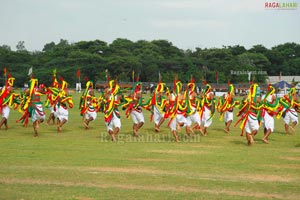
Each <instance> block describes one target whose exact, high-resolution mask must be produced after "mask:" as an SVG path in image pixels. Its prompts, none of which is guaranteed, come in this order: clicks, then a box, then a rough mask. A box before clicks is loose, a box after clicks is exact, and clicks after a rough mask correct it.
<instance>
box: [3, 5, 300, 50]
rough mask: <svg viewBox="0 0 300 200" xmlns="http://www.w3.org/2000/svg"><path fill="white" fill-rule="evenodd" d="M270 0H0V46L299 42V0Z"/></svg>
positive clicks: (189, 45)
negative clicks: (288, 6) (272, 5)
mask: <svg viewBox="0 0 300 200" xmlns="http://www.w3.org/2000/svg"><path fill="white" fill-rule="evenodd" d="M266 2H274V0H272V1H268V0H0V45H9V46H10V47H11V49H13V50H15V49H16V48H15V47H16V45H17V43H18V42H19V41H24V42H25V48H26V49H27V50H29V51H42V49H43V47H44V45H45V44H47V43H50V42H55V43H56V44H57V43H58V42H59V41H60V39H65V40H68V42H69V43H76V42H79V41H92V40H96V39H98V40H102V41H105V42H107V43H108V44H110V43H111V42H112V41H114V40H115V39H117V38H126V39H129V40H131V41H134V42H135V41H138V40H147V41H152V40H158V39H164V40H168V41H170V42H172V44H173V45H175V46H177V47H179V48H181V49H191V50H193V49H195V48H196V47H199V48H222V47H223V46H234V45H241V46H244V47H246V48H247V49H249V48H251V47H252V46H253V45H258V44H261V45H264V46H265V47H267V48H271V47H274V46H277V45H279V44H283V43H285V42H296V43H300V0H277V1H275V2H279V3H280V2H294V3H298V7H297V8H296V9H294V10H282V9H266V8H265V3H266Z"/></svg>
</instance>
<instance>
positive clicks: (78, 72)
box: [77, 69, 80, 78]
mask: <svg viewBox="0 0 300 200" xmlns="http://www.w3.org/2000/svg"><path fill="white" fill-rule="evenodd" d="M77 78H80V69H78V70H77Z"/></svg>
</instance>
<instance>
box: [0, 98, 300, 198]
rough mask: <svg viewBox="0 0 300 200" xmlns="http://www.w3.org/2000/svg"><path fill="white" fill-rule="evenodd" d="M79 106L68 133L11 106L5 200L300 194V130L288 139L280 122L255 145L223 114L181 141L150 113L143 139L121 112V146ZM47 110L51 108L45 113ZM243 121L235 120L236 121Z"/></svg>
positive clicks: (4, 144) (3, 166) (0, 185)
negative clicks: (157, 129)
mask: <svg viewBox="0 0 300 200" xmlns="http://www.w3.org/2000/svg"><path fill="white" fill-rule="evenodd" d="M73 98H74V101H75V106H74V108H73V109H71V110H70V116H69V122H68V123H67V124H66V125H65V126H64V127H63V131H62V132H61V133H57V132H56V127H55V126H54V125H50V126H47V125H46V124H41V125H40V131H39V133H40V134H39V137H38V138H34V137H33V128H32V125H31V124H30V126H29V127H28V128H23V127H22V126H21V124H16V123H15V120H16V119H18V118H19V117H20V113H18V112H17V111H14V110H12V111H11V115H10V118H9V127H10V128H9V130H4V129H3V128H2V130H0V155H1V157H0V158H1V159H0V199H24V200H25V199H39V200H40V199H55V200H57V199H74V200H76V199H79V200H91V199H299V198H300V135H299V133H298V132H299V127H298V126H297V127H296V131H295V132H296V133H295V134H293V135H288V136H286V135H285V134H284V127H283V121H282V119H280V120H276V125H275V133H273V134H272V135H271V136H270V144H268V145H267V144H263V143H262V142H261V138H262V135H263V133H262V130H260V131H259V133H258V135H257V136H256V138H255V143H254V145H253V146H252V147H248V146H247V145H246V143H247V142H246V139H245V137H240V136H239V134H240V129H239V128H237V127H236V128H232V132H231V133H230V134H225V133H224V132H223V131H222V129H223V123H221V122H220V121H219V119H218V114H216V116H215V118H214V121H213V125H212V126H211V127H210V129H209V135H208V136H207V137H202V136H200V135H199V134H197V136H196V137H195V138H193V139H187V138H186V137H185V131H184V130H181V133H180V137H181V140H182V141H181V142H179V143H175V142H174V139H173V137H172V136H171V133H170V130H169V129H168V128H167V127H166V124H167V123H165V124H164V125H163V127H162V132H161V133H159V134H156V133H154V131H153V127H154V125H153V123H150V122H149V112H147V111H144V115H145V119H146V124H145V126H144V127H143V128H142V129H141V131H140V134H141V137H140V138H139V139H134V138H133V137H132V136H131V126H132V122H131V120H130V119H126V118H125V117H124V114H123V113H122V128H121V131H120V135H119V138H118V142H117V143H112V142H110V138H109V137H108V135H107V133H106V128H105V125H104V122H103V114H102V113H99V114H98V118H97V119H96V121H94V122H92V123H91V124H90V126H91V128H90V129H89V130H85V129H84V126H83V124H82V121H81V117H80V116H79V110H78V109H77V105H78V99H79V94H73ZM46 111H47V110H46ZM48 113H49V112H48ZM235 120H236V119H235Z"/></svg>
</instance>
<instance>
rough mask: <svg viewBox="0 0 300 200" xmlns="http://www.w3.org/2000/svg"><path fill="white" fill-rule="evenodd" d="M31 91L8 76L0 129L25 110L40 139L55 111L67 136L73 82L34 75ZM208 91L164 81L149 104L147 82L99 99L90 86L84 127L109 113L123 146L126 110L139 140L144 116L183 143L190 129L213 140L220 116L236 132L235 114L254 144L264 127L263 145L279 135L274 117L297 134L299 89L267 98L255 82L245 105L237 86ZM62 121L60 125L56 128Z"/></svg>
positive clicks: (111, 89)
mask: <svg viewBox="0 0 300 200" xmlns="http://www.w3.org/2000/svg"><path fill="white" fill-rule="evenodd" d="M29 76H30V80H29V87H28V88H27V89H26V90H24V91H23V92H22V93H20V94H16V93H15V92H14V90H13V84H14V80H15V79H14V78H13V77H12V76H8V77H7V81H6V84H5V86H4V87H3V88H2V90H1V95H0V112H1V113H2V119H1V122H0V128H1V127H2V126H3V125H4V127H5V129H8V124H7V119H8V117H9V113H10V108H11V107H14V108H19V111H20V112H21V113H22V116H21V117H20V119H18V120H17V122H22V123H23V126H27V125H28V122H29V119H30V118H31V121H32V123H33V129H34V136H35V137H36V136H38V129H39V124H40V123H42V122H44V121H45V120H46V115H45V112H44V108H43V107H44V106H43V104H44V105H45V107H46V108H48V109H49V110H50V114H49V116H48V118H47V120H46V123H47V124H50V123H51V121H52V123H53V124H56V125H57V131H58V132H61V131H62V128H63V126H64V124H65V123H66V122H67V121H68V117H69V113H68V109H69V108H73V106H74V103H73V100H72V96H71V95H70V94H69V93H68V88H67V82H66V81H65V80H64V79H60V81H58V80H57V78H56V72H55V73H54V74H53V82H52V85H51V86H50V87H46V86H45V85H44V84H39V83H38V79H36V78H34V76H33V74H32V73H31V74H29ZM204 85H205V87H204V89H203V90H202V91H201V93H200V94H197V93H196V91H195V86H196V85H195V83H194V80H193V79H191V80H190V81H189V83H188V84H187V85H186V86H185V87H184V86H183V84H182V82H181V81H180V80H177V79H175V80H174V83H173V88H169V87H167V86H166V84H165V83H163V82H162V81H160V82H158V83H157V85H156V88H155V90H154V91H153V92H152V94H151V96H150V98H149V99H145V98H144V97H143V93H142V83H141V82H139V81H136V82H135V84H134V86H133V87H132V89H130V91H128V90H126V92H124V90H121V88H120V86H119V84H118V83H117V81H116V80H108V84H107V87H106V88H105V90H104V91H103V92H102V93H101V95H100V97H96V95H95V93H94V85H93V82H91V81H87V83H86V88H85V91H84V92H83V93H82V95H81V97H80V104H79V108H80V115H81V116H82V120H83V126H84V127H85V128H86V129H89V126H90V123H91V122H92V121H95V120H96V118H97V113H98V112H102V113H103V114H104V122H105V125H106V128H107V132H108V134H109V135H110V137H111V140H112V141H117V139H118V134H119V132H120V130H121V119H120V118H121V116H120V112H119V108H121V109H123V110H124V112H125V116H126V117H127V118H131V119H132V122H133V126H132V134H133V136H134V137H139V131H140V129H141V128H142V127H143V125H144V124H145V118H144V115H143V111H144V110H145V111H146V112H151V114H150V122H154V128H153V131H155V132H160V130H161V126H162V124H163V123H164V122H165V121H166V122H165V123H167V126H168V127H169V128H170V131H171V133H172V135H173V136H174V140H175V141H176V142H178V141H179V137H178V130H179V129H181V128H183V127H184V128H185V131H186V134H187V137H193V136H194V135H195V132H199V133H200V134H202V135H203V136H207V134H208V129H209V127H211V125H212V123H213V120H212V119H213V117H214V115H215V113H216V112H218V113H219V116H220V120H222V121H224V123H225V125H224V132H225V133H230V131H231V126H232V124H233V121H234V114H233V113H234V112H233V111H234V109H238V111H237V115H236V116H237V117H238V119H237V121H236V122H235V123H234V126H237V125H239V124H240V128H241V136H243V135H244V133H245V135H246V139H247V142H248V145H252V144H253V143H254V137H255V135H256V134H257V132H258V130H259V128H260V126H261V124H262V127H263V129H264V137H263V139H262V141H263V142H264V143H269V136H270V135H271V133H272V132H274V117H276V118H278V119H279V118H281V117H282V118H283V120H284V123H285V125H284V126H285V131H286V134H289V132H290V131H294V129H295V126H296V125H297V124H298V113H299V112H300V101H299V97H298V94H297V93H296V90H295V88H294V87H292V88H291V89H290V90H289V93H288V94H286V95H284V96H283V97H281V98H277V97H276V96H275V88H274V87H273V86H272V85H269V87H268V90H267V94H266V95H264V96H263V97H262V96H261V94H260V91H259V90H258V84H257V83H251V84H250V87H249V93H248V94H247V95H245V96H244V97H243V99H242V100H237V99H236V98H235V93H234V91H235V90H234V86H233V84H231V83H228V92H227V93H226V94H224V95H223V96H221V97H215V96H214V93H213V91H212V87H211V85H210V84H208V83H206V82H205V81H204ZM41 95H45V96H46V100H45V102H41V99H40V97H41ZM55 119H57V123H55Z"/></svg>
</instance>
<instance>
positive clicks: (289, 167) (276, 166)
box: [261, 164, 300, 169]
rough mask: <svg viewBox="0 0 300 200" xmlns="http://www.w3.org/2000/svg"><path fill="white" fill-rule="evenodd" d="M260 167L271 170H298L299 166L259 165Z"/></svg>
mask: <svg viewBox="0 0 300 200" xmlns="http://www.w3.org/2000/svg"><path fill="white" fill-rule="evenodd" d="M261 166H262V167H266V168H272V169H300V165H299V164H298V165H296V164H295V165H293V164H286V165H284V164H281V165H261Z"/></svg>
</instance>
